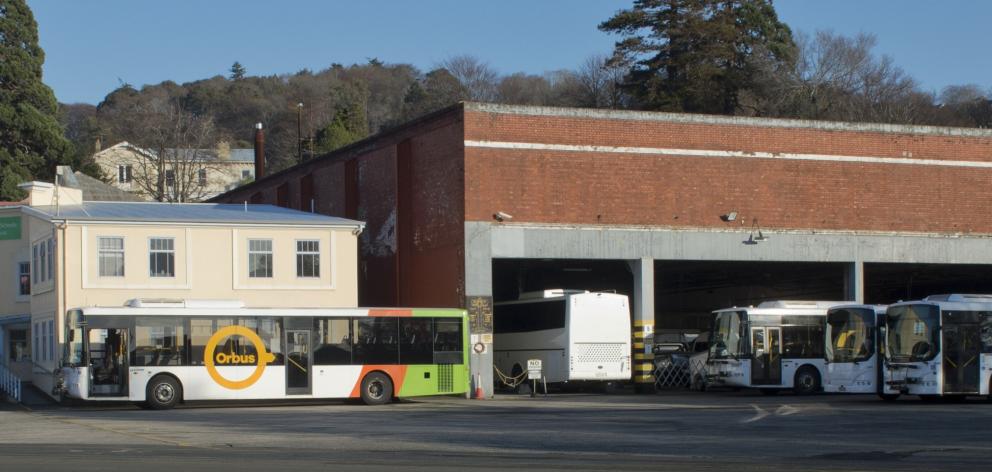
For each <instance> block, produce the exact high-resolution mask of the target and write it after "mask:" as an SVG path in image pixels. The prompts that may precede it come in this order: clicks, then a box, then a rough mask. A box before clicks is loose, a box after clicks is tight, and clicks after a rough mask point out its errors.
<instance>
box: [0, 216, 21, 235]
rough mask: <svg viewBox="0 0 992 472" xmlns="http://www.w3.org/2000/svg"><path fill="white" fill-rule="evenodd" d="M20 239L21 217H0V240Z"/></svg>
mask: <svg viewBox="0 0 992 472" xmlns="http://www.w3.org/2000/svg"><path fill="white" fill-rule="evenodd" d="M4 239H21V217H20V216H5V217H0V240H4Z"/></svg>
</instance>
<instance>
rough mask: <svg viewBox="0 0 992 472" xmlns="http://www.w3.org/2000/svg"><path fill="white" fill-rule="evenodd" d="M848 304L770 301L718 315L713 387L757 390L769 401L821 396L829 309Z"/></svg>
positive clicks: (709, 370) (710, 374) (709, 362)
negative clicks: (790, 395)
mask: <svg viewBox="0 0 992 472" xmlns="http://www.w3.org/2000/svg"><path fill="white" fill-rule="evenodd" d="M843 303H845V302H823V301H815V302H814V301H769V302H764V303H761V304H760V305H758V306H757V307H747V308H726V309H723V310H717V311H715V312H713V313H714V320H713V330H712V333H713V334H712V336H711V337H710V350H709V354H708V356H707V359H706V369H705V370H706V383H707V385H711V386H728V387H747V388H751V387H754V388H759V389H761V392H762V393H765V394H768V395H773V394H776V393H778V392H779V391H781V390H783V389H792V390H793V391H795V392H796V393H797V394H800V395H805V394H810V393H814V392H817V391H819V390H820V389H821V386H822V380H823V376H824V357H823V351H824V337H823V331H824V324H825V320H826V315H827V309H828V308H830V307H831V306H834V305H840V304H843ZM847 303H850V302H847Z"/></svg>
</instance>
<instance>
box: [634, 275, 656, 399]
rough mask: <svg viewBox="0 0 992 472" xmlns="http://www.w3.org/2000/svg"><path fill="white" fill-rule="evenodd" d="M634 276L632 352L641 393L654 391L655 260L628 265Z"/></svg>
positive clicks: (636, 380) (637, 388)
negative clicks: (652, 350) (652, 372)
mask: <svg viewBox="0 0 992 472" xmlns="http://www.w3.org/2000/svg"><path fill="white" fill-rule="evenodd" d="M629 264H630V267H631V271H632V272H633V273H634V299H633V300H632V301H633V306H632V307H631V309H632V310H633V315H634V316H633V323H632V327H633V344H632V346H631V347H632V349H631V351H632V352H631V355H632V356H633V359H632V365H631V367H632V370H633V375H634V387H635V389H636V390H637V391H638V392H639V393H648V392H653V391H654V376H653V375H651V370H652V368H653V366H654V354H653V353H652V352H651V347H652V345H653V344H654V259H652V258H649V257H642V258H640V259H634V260H633V261H630V262H629Z"/></svg>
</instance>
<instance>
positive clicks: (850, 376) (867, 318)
mask: <svg viewBox="0 0 992 472" xmlns="http://www.w3.org/2000/svg"><path fill="white" fill-rule="evenodd" d="M886 308H887V307H886V306H885V305H841V306H835V307H833V308H831V309H829V310H827V326H826V328H827V332H826V336H825V337H826V351H825V354H826V360H827V372H826V376H825V377H824V382H823V390H824V391H825V392H828V393H875V394H878V395H879V396H880V397H882V398H883V399H885V400H895V399H896V398H897V397H898V396H899V395H898V394H896V395H890V394H886V393H884V392H882V356H883V355H884V351H883V349H884V346H885V310H886Z"/></svg>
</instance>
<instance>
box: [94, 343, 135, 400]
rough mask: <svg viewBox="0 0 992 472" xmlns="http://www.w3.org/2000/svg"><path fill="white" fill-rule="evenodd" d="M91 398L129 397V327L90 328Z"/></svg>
mask: <svg viewBox="0 0 992 472" xmlns="http://www.w3.org/2000/svg"><path fill="white" fill-rule="evenodd" d="M86 331H87V333H88V334H87V345H88V346H87V349H88V355H89V373H90V392H89V393H90V396H96V397H98V396H104V397H119V396H127V394H128V391H127V373H128V360H127V357H128V347H127V346H128V328H90V329H87V330H86Z"/></svg>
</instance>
